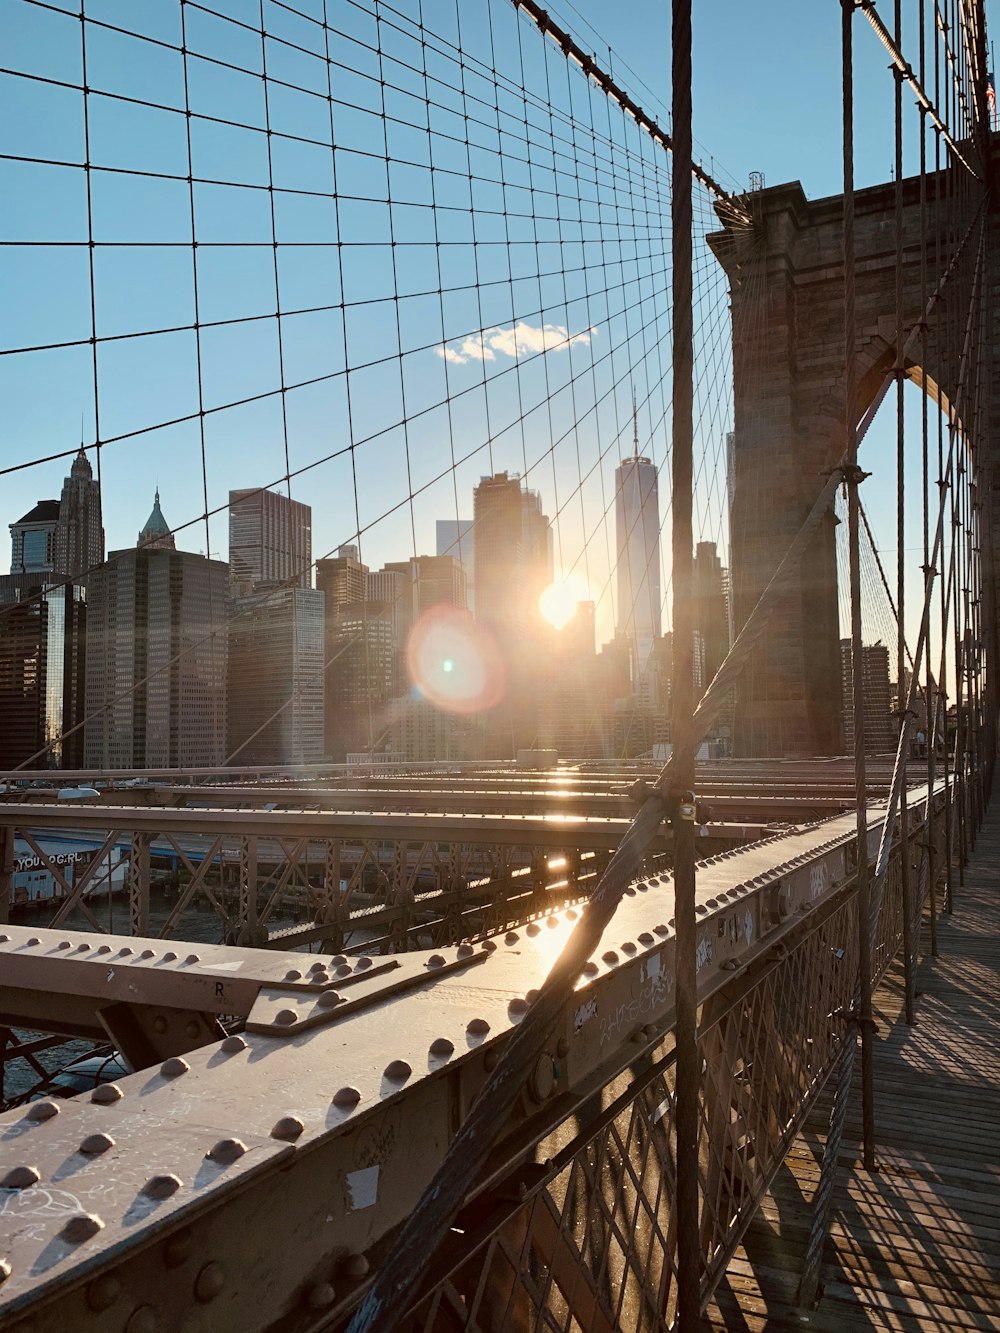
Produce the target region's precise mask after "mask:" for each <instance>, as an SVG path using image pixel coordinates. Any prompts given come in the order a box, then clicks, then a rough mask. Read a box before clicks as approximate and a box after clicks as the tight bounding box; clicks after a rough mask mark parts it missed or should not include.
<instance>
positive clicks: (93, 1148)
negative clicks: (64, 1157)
mask: <svg viewBox="0 0 1000 1333" xmlns="http://www.w3.org/2000/svg"><path fill="white" fill-rule="evenodd" d="M114 1146H115V1141H114V1139H113V1138H112V1137H111V1135H110V1134H104V1133H98V1134H88V1135H87V1137H86V1138H85V1139H84V1140H83V1142H82V1143H81V1144H80V1151H81V1152H85V1153H87V1154H88V1156H90V1157H100V1155H101V1153H102V1152H107V1151H108V1149H109V1148H113V1147H114Z"/></svg>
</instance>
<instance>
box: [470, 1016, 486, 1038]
mask: <svg viewBox="0 0 1000 1333" xmlns="http://www.w3.org/2000/svg"><path fill="white" fill-rule="evenodd" d="M465 1030H466V1032H468V1033H469V1035H470V1036H472V1037H484V1036H485V1035H486V1033H487V1032H489V1030H490V1025H489V1023H487V1021H486V1019H485V1018H470V1019H469V1021H468V1023H467V1024H466V1027H465Z"/></svg>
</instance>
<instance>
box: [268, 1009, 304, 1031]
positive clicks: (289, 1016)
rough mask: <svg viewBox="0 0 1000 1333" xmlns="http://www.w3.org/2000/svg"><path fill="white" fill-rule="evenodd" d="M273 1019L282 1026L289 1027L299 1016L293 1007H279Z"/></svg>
mask: <svg viewBox="0 0 1000 1333" xmlns="http://www.w3.org/2000/svg"><path fill="white" fill-rule="evenodd" d="M274 1021H275V1022H276V1023H278V1024H279V1025H280V1026H281V1027H283V1028H290V1027H291V1026H292V1024H293V1023H297V1022H298V1021H299V1016H298V1014H297V1013H296V1012H295V1010H294V1009H279V1010H278V1012H277V1013H276V1014H275V1016H274Z"/></svg>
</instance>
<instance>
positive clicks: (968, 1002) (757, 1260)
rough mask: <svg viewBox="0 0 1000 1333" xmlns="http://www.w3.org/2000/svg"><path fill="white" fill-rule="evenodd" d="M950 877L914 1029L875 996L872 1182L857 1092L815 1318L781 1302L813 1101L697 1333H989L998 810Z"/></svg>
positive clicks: (999, 1006)
mask: <svg viewBox="0 0 1000 1333" xmlns="http://www.w3.org/2000/svg"><path fill="white" fill-rule="evenodd" d="M955 878H956V890H955V911H954V914H953V915H952V916H951V917H941V918H940V920H939V930H938V942H939V953H940V957H938V958H936V959H932V958H930V957H929V956H927V957H925V958H923V959H922V961H921V964H920V967H919V970H918V973H917V992H918V1000H917V1020H918V1021H917V1024H916V1025H915V1026H914V1027H912V1028H908V1027H907V1026H906V1022H905V1020H904V1018H903V1014H902V1004H903V997H902V984H901V983H902V975H901V972H897V971H893V972H891V973H890V975H889V977H888V979H887V981H886V983H885V984H884V985H883V986H882V987H881V988H880V990H879V992H878V994H877V996H876V1018H877V1021H878V1025H879V1032H878V1037H877V1040H876V1056H875V1098H876V1102H875V1114H876V1138H877V1163H878V1171H877V1172H876V1173H874V1174H871V1175H869V1174H868V1173H866V1172H865V1171H864V1170H863V1169H862V1166H861V1148H860V1139H861V1115H860V1104H859V1096H858V1088H857V1080H856V1086H855V1089H854V1097H853V1102H852V1106H851V1111H850V1113H849V1116H848V1122H847V1128H846V1131H845V1134H844V1139H843V1143H842V1150H841V1158H840V1174H839V1178H838V1182H837V1190H836V1193H835V1198H834V1207H833V1220H832V1226H831V1234H830V1237H829V1240H828V1242H827V1246H826V1249H825V1251H824V1256H823V1270H822V1274H821V1280H822V1283H823V1287H822V1298H821V1300H820V1302H819V1304H818V1306H817V1308H816V1309H815V1310H811V1311H805V1310H801V1309H799V1308H797V1307H796V1306H795V1304H794V1301H795V1292H796V1287H797V1284H798V1279H799V1274H800V1273H801V1271H802V1264H803V1257H804V1253H805V1246H806V1240H807V1237H808V1234H809V1223H810V1218H811V1215H812V1207H811V1206H812V1199H813V1195H814V1192H815V1189H816V1185H817V1182H818V1179H819V1163H820V1160H821V1156H822V1149H823V1141H824V1137H825V1133H826V1126H827V1124H828V1123H829V1102H828V1101H826V1103H825V1105H823V1106H820V1107H818V1108H817V1111H816V1114H815V1115H814V1116H813V1117H812V1119H811V1120H810V1123H809V1124H808V1125H807V1126H806V1129H805V1130H804V1132H803V1133H802V1134H801V1135H800V1137H799V1139H798V1141H797V1143H796V1145H795V1148H794V1150H793V1152H792V1153H791V1155H790V1156H789V1158H788V1160H787V1162H786V1163H785V1165H784V1166H783V1167H782V1169H781V1172H780V1174H779V1176H778V1178H777V1180H776V1181H775V1184H774V1188H773V1189H772V1191H771V1193H770V1194H769V1195H768V1197H767V1198H766V1200H765V1201H764V1205H763V1207H762V1209H761V1212H760V1214H759V1215H758V1217H757V1218H756V1219H755V1221H754V1223H753V1224H752V1226H751V1228H750V1230H749V1232H748V1233H747V1236H746V1237H745V1243H744V1245H743V1246H742V1247H741V1248H740V1250H739V1251H738V1252H737V1254H736V1255H735V1257H734V1259H733V1261H732V1263H731V1264H730V1266H729V1271H728V1273H727V1275H726V1277H725V1279H724V1280H723V1283H722V1284H721V1286H720V1288H719V1289H718V1291H717V1292H716V1296H715V1299H714V1300H713V1302H712V1304H711V1305H710V1307H709V1309H708V1311H707V1312H706V1316H705V1320H704V1323H703V1327H704V1328H705V1329H706V1330H708V1329H712V1330H723V1329H724V1330H727V1331H728V1333H758V1330H764V1329H791V1328H797V1329H802V1328H811V1329H817V1330H820V1333H840V1331H843V1333H854V1331H855V1330H860V1329H890V1330H899V1333H910V1331H911V1330H913V1333H917V1331H919V1333H931V1331H932V1330H939V1329H984V1330H1000V799H998V800H996V801H994V802H993V807H992V809H991V811H990V812H989V813H988V814H987V818H986V822H985V824H984V826H983V828H982V830H981V831H980V834H979V838H978V840H977V843H976V849H975V852H974V853H973V857H972V860H971V864H970V865H969V866H967V867H966V873H965V881H966V883H965V887H964V888H959V887H958V885H957V878H958V877H957V873H956V877H955ZM922 944H923V945H924V946H926V947H928V948H929V946H928V942H927V939H926V926H925V930H924V938H923V939H922ZM856 1069H857V1070H860V1060H858V1061H857V1066H856Z"/></svg>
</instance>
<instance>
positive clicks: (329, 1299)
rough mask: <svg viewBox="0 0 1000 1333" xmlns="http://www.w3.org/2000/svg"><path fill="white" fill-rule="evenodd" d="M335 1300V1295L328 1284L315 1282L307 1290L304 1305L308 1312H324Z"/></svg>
mask: <svg viewBox="0 0 1000 1333" xmlns="http://www.w3.org/2000/svg"><path fill="white" fill-rule="evenodd" d="M336 1299H337V1293H336V1292H335V1291H334V1289H333V1287H332V1286H331V1284H330V1283H329V1282H317V1283H316V1284H315V1285H314V1286H312V1287H310V1288H309V1291H308V1293H307V1295H306V1305H308V1306H309V1309H310V1310H325V1309H327V1308H328V1307H329V1306H331V1305H332V1304H333V1303H334V1301H335V1300H336Z"/></svg>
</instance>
